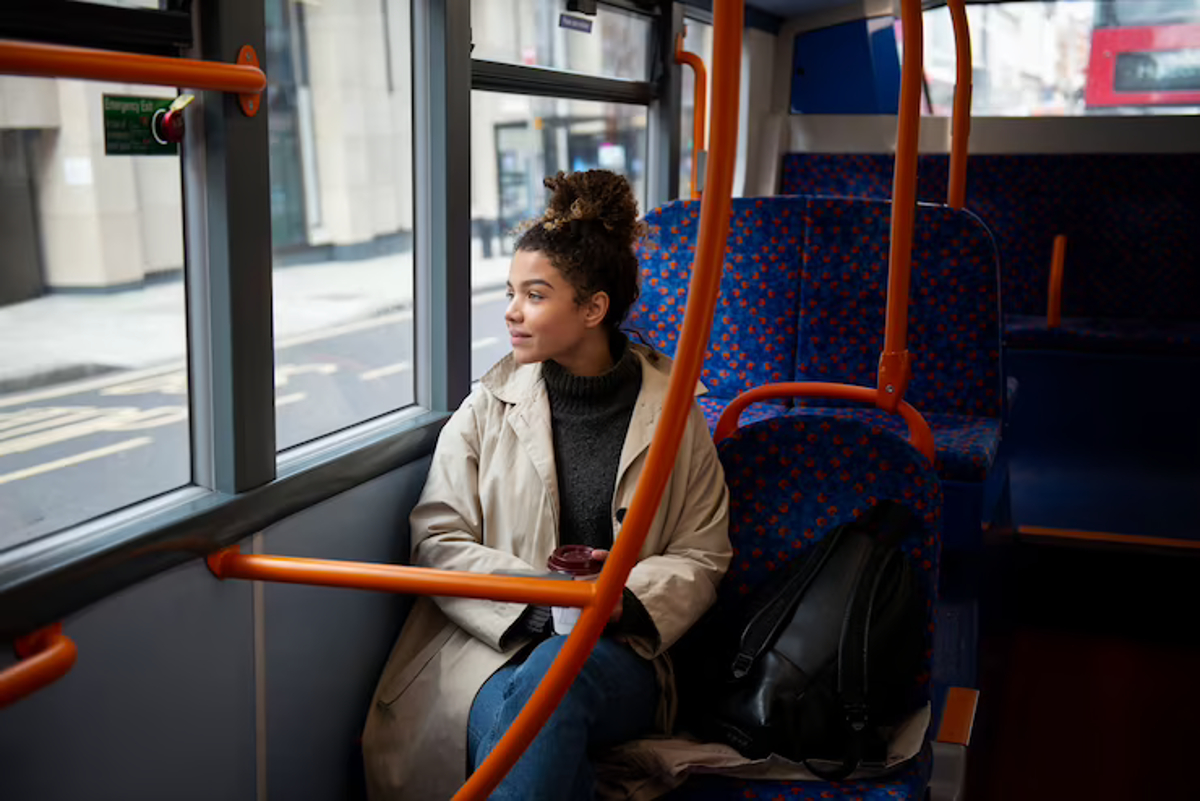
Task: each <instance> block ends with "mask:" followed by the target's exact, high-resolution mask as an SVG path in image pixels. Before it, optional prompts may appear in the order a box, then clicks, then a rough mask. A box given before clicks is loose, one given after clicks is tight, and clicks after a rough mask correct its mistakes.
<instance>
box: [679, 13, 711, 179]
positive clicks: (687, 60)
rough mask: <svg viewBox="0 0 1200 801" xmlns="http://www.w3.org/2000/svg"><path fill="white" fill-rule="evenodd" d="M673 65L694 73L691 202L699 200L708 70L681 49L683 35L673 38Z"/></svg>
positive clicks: (698, 57)
mask: <svg viewBox="0 0 1200 801" xmlns="http://www.w3.org/2000/svg"><path fill="white" fill-rule="evenodd" d="M675 63H676V64H687V65H688V66H689V67H691V68H692V72H693V73H695V77H696V79H695V81H693V84H694V86H693V89H692V109H693V113H692V200H699V199H700V196H701V192H700V154H701V153H703V152H704V144H705V142H704V130H705V127H706V125H705V123H706V122H707V117H708V70H706V69H705V67H704V59H702V58H700V56H698V55H696V54H695V53H689V52H688V51H687V50H684V49H683V34H679V35H678V36H676V37H675Z"/></svg>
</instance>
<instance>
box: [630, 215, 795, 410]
mask: <svg viewBox="0 0 1200 801" xmlns="http://www.w3.org/2000/svg"><path fill="white" fill-rule="evenodd" d="M731 216H732V225H731V227H730V231H729V239H728V240H727V245H726V262H725V269H724V273H723V275H722V278H721V294H720V297H719V299H718V301H717V307H716V314H715V316H714V320H713V327H712V334H711V336H710V337H709V347H708V351H707V352H706V353H705V356H704V365H703V367H702V368H701V372H700V380H701V382H702V383H703V384H704V385H705V387H706V388H707V389H708V394H707V395H706V396H705V403H702V404H701V405H702V406H703V407H704V408H705V409H706V410H708V411H711V409H712V408H714V406H713V403H714V402H719V404H720V408H718V409H717V410H716V414H718V415H719V414H720V409H722V408H724V407H725V405H726V404H728V402H729V401H730V400H732V399H733V398H734V397H736V396H737V395H738V394H740V393H741V392H743V391H745V390H747V389H750V388H751V387H755V386H758V385H760V384H768V383H777V382H780V381H791V380H792V370H793V369H794V365H795V360H796V314H797V307H798V304H799V295H800V289H799V284H800V259H801V250H802V248H803V243H804V232H803V228H802V226H803V222H804V220H803V214H802V209H800V208H798V207H797V204H796V203H795V201H793V200H790V199H786V198H734V200H733V210H732V215H731ZM645 221H646V223H647V225H648V226H649V233H648V235H647V236H646V237H645V239H644V240H643V242H642V243H641V245H640V246H639V249H638V256H639V259H640V261H641V265H642V288H641V297H639V298H638V301H637V303H635V304H634V306H633V308H632V309H631V310H630V314H629V327H630V329H631V330H632V331H633V332H634V334H635V336H637V335H641V336H643V337H645V338H646V339H647V340H648V342H649V343H650V344H651V345H653V346H654V347H655V348H656V349H657V350H659V351H661V352H663V353H666V354H667V355H669V356H674V355H675V350H676V347H677V346H678V344H679V343H678V338H679V332H680V330H681V329H682V327H683V310H684V305H685V302H686V299H687V288H688V281H689V279H690V277H691V265H692V260H693V254H694V252H695V248H696V240H697V238H698V236H699V221H700V202H699V201H691V200H688V201H674V202H672V203H668V204H667V205H665V206H662V207H659V208H656V209H652V210H651V211H650V212H648V213H647V214H646V217H645ZM760 413H761V411H760ZM712 424H713V425H715V418H713V421H712Z"/></svg>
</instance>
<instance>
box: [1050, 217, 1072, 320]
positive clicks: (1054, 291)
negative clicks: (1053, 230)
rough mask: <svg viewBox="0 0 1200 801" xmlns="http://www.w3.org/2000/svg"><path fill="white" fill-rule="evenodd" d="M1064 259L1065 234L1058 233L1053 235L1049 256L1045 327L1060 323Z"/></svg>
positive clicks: (1065, 251)
mask: <svg viewBox="0 0 1200 801" xmlns="http://www.w3.org/2000/svg"><path fill="white" fill-rule="evenodd" d="M1066 261H1067V237H1066V234H1059V235H1058V236H1056V237H1054V254H1053V255H1052V256H1051V257H1050V292H1049V296H1048V300H1047V303H1046V327H1047V328H1058V327H1059V326H1060V325H1062V285H1063V272H1064V271H1065V270H1066Z"/></svg>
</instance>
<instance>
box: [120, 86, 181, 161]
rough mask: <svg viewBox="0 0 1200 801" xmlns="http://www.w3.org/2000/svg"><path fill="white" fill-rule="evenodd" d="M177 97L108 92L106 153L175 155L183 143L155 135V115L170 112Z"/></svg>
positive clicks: (160, 115)
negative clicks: (131, 95) (169, 140)
mask: <svg viewBox="0 0 1200 801" xmlns="http://www.w3.org/2000/svg"><path fill="white" fill-rule="evenodd" d="M174 100H175V98H173V97H124V96H122V95H104V97H103V103H104V154H105V155H106V156H174V155H176V154H177V153H178V152H179V145H177V144H174V143H172V142H163V141H161V140H160V139H158V138H157V137H156V136H155V135H154V128H153V125H154V119H155V116H158V117H160V118H161V117H162V116H163V115H164V114H166V113H167V109H168V108H170V106H171V103H173V102H174Z"/></svg>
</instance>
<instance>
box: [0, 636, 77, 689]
mask: <svg viewBox="0 0 1200 801" xmlns="http://www.w3.org/2000/svg"><path fill="white" fill-rule="evenodd" d="M13 648H14V650H15V651H16V652H17V656H18V657H20V658H21V661H20V662H18V663H16V664H15V665H12V666H11V667H8V668H5V669H4V670H2V671H0V708H3V707H6V706H8V705H9V704H11V703H14V702H16V701H19V700H21V699H22V698H24V697H25V696H27V695H29V694H30V693H33V692H36V691H38V690H40V689H42V688H43V687H45V686H46V685H47V684H52V683H53V682H56V681H58V680H59V679H61V678H62V677H63V676H65V675H66V674H67V671H68V670H70V669H71V666H72V665H74V664H75V657H76V656H77V655H78V651H77V649H76V648H75V643H74V642H72V641H71V639H70V638H69V637H67V636H66V635H64V634H63V633H62V624H61V623H55V624H54V625H53V626H47V627H46V628H44V629H39V630H38V631H35V632H33V633H32V634H29V635H26V636H24V637H21V638H19V639H18V640H17V641H16V642H15V643H14V644H13Z"/></svg>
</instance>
